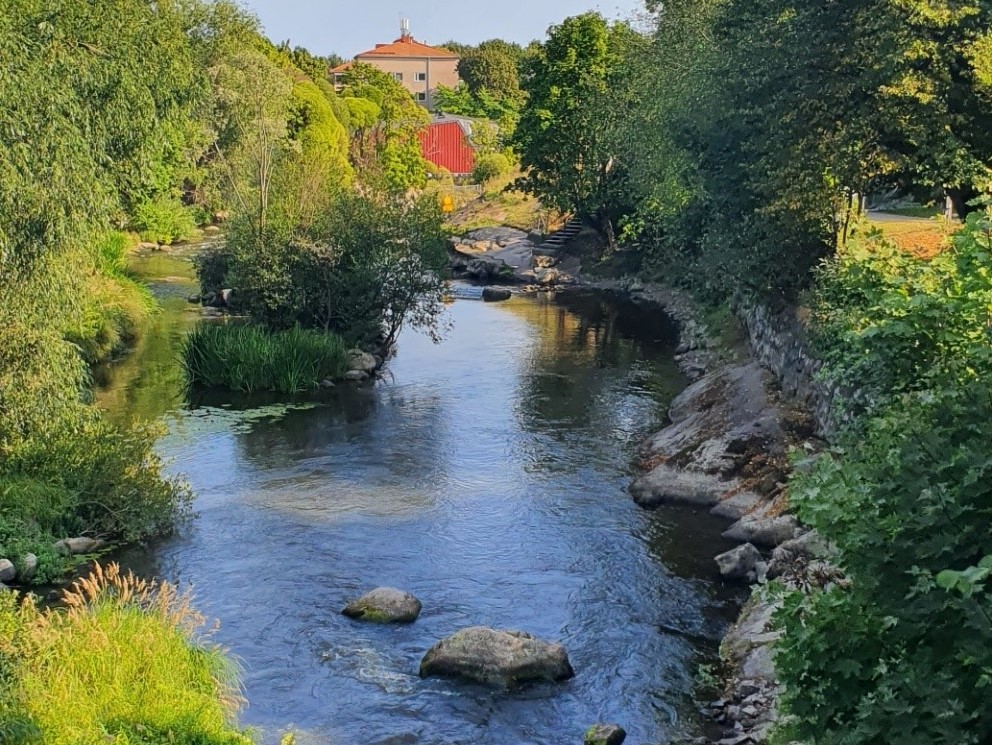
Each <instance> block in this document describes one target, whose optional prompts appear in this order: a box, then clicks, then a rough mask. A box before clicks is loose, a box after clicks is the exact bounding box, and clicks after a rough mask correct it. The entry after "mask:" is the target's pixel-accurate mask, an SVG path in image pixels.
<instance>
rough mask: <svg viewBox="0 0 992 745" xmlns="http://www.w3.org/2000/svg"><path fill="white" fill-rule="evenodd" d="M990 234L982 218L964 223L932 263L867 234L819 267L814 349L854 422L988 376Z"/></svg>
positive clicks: (991, 358)
mask: <svg viewBox="0 0 992 745" xmlns="http://www.w3.org/2000/svg"><path fill="white" fill-rule="evenodd" d="M990 231H992V221H990V219H989V215H988V214H987V213H986V212H984V211H979V212H975V213H972V214H971V215H969V217H968V220H967V223H966V224H965V226H964V228H963V229H962V230H961V231H960V232H959V233H958V234H957V235H956V236H954V238H953V244H954V247H953V250H950V251H946V252H944V253H942V254H939V255H937V256H935V257H934V258H932V259H920V258H917V257H915V256H912V255H910V254H907V253H905V252H903V251H901V250H900V249H899V248H897V247H896V246H894V245H893V244H892V243H891V242H890V241H888V240H887V239H886V238H885V237H884V236H883V235H882V234H880V233H878V232H870V233H868V234H867V235H864V236H861V237H858V238H857V239H856V240H854V241H852V243H851V245H850V246H849V247H847V248H846V249H845V250H844V251H842V252H841V253H840V254H839V255H838V256H837V258H836V259H834V260H832V261H830V262H827V263H826V264H824V265H823V266H822V267H821V269H820V270H819V273H818V276H817V289H816V292H815V296H814V303H813V321H814V323H813V328H814V332H815V334H814V341H815V343H816V345H817V349H818V352H819V354H820V356H821V357H822V358H823V360H824V370H823V376H824V377H825V378H826V379H828V380H829V381H830V382H831V383H833V384H835V385H837V386H839V387H840V388H841V389H842V390H844V391H845V392H846V393H847V399H848V400H847V401H846V402H845V403H846V405H847V406H848V407H849V408H852V409H853V410H854V413H870V412H871V411H873V410H874V409H875V408H877V407H884V406H885V405H886V403H887V401H888V400H889V399H890V397H891V396H893V395H898V394H900V393H903V392H907V391H919V390H927V389H933V388H939V387H941V386H943V385H961V384H967V383H968V382H969V381H973V380H976V379H979V378H981V377H983V376H987V375H989V374H990V373H992V327H990V325H989V308H990V307H992V273H990V272H989V269H988V266H989V256H990V252H992V239H990V234H992V233H990Z"/></svg>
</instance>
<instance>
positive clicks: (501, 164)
mask: <svg viewBox="0 0 992 745" xmlns="http://www.w3.org/2000/svg"><path fill="white" fill-rule="evenodd" d="M512 168H513V166H512V164H511V163H510V160H509V158H507V157H506V156H505V155H504V154H503V153H486V154H483V155H479V156H478V157H477V158H476V159H475V167H474V168H473V169H472V180H473V181H475V183H477V184H481V185H482V186H485V185H486V184H489V183H491V182H493V181H495V180H496V179H499V178H503V177H504V176H506V175H508V174H509V173H510V170H511V169H512Z"/></svg>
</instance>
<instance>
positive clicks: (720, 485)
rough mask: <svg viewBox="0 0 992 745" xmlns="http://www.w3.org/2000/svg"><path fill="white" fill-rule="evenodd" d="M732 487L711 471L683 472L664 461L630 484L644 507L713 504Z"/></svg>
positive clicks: (709, 505)
mask: <svg viewBox="0 0 992 745" xmlns="http://www.w3.org/2000/svg"><path fill="white" fill-rule="evenodd" d="M731 486H733V485H732V484H729V483H727V482H725V481H723V480H722V479H720V478H718V477H716V476H711V475H710V474H706V473H698V472H695V471H684V470H680V469H677V468H672V467H671V466H668V465H665V464H662V465H660V466H657V467H655V468H654V469H652V470H651V471H649V472H648V473H646V474H644V475H643V476H641V478H639V479H637V481H635V482H634V483H633V484H631V486H630V493H631V494H632V495H633V496H634V501H635V502H637V504H639V505H641V507H657V506H658V505H661V504H694V505H700V506H703V507H712V506H713V505H715V504H716V503H717V502H719V501H720V498H721V497H722V496H723V495H724V493H726V491H727V490H728V489H729V488H730V487H731Z"/></svg>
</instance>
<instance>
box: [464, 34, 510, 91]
mask: <svg viewBox="0 0 992 745" xmlns="http://www.w3.org/2000/svg"><path fill="white" fill-rule="evenodd" d="M522 53H523V50H522V49H521V48H520V46H519V45H517V44H511V43H509V42H505V41H503V40H502V39H490V40H489V41H484V42H482V43H481V44H479V46H478V47H476V48H475V49H471V50H467V51H465V52H464V53H463V54H462V57H461V59H460V60H459V61H458V75H459V77H460V78H461V79H462V81H464V83H465V84H466V85H467V86H468V89H469V91H470V92H471V93H472V94H473V95H479V94H480V93H482V92H485V93H488V94H489V95H490V96H492V97H494V98H495V99H496V100H500V101H504V102H506V103H508V104H514V103H515V104H516V105H517V106H519V105H520V103H521V102H522V97H523V92H522V91H521V90H520V72H519V64H520V58H521V55H522Z"/></svg>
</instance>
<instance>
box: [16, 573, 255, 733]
mask: <svg viewBox="0 0 992 745" xmlns="http://www.w3.org/2000/svg"><path fill="white" fill-rule="evenodd" d="M65 600H66V602H67V603H68V606H69V607H68V608H67V609H66V610H45V611H41V610H39V609H38V608H37V607H36V605H35V603H34V601H33V600H32V599H30V598H28V599H24V600H23V601H22V602H21V603H20V604H18V601H17V599H16V598H15V597H14V595H13V594H12V593H5V594H4V595H3V596H2V597H0V692H2V693H3V694H4V695H2V696H0V734H2V735H3V736H4V740H3V741H4V742H5V743H11V745H42V744H44V745H99V744H101V743H108V742H112V743H115V744H116V745H166V743H170V744H173V743H174V744H175V745H250V742H251V740H250V738H248V737H247V736H246V735H245V734H244V733H242V732H240V731H239V730H238V729H237V728H236V727H235V726H234V722H233V717H234V714H235V713H236V711H237V709H238V708H239V706H240V703H241V699H240V697H239V695H238V689H237V671H236V669H235V668H234V666H233V665H232V664H231V663H230V662H229V661H228V660H226V659H225V658H224V656H223V654H222V652H221V651H220V650H218V649H217V648H214V647H208V646H204V645H203V644H202V643H201V642H199V641H197V639H196V638H195V636H194V634H195V632H196V630H197V628H198V627H200V626H201V625H202V623H203V619H202V617H200V616H199V615H197V614H196V613H195V612H194V611H193V610H192V609H191V608H190V606H189V598H188V597H186V596H183V595H180V594H178V593H177V592H176V590H175V589H174V588H173V587H171V586H170V585H168V584H165V583H162V584H151V583H147V582H144V581H142V580H137V579H135V578H133V577H130V576H127V577H124V576H121V575H120V574H119V572H118V570H117V568H116V566H114V565H111V566H110V567H108V568H107V569H103V570H101V569H100V568H99V567H98V568H97V574H96V575H95V576H94V577H91V578H88V579H86V580H82V581H80V582H78V583H77V584H76V585H75V586H74V588H73V590H72V591H70V592H69V593H67V594H66V596H65Z"/></svg>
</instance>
